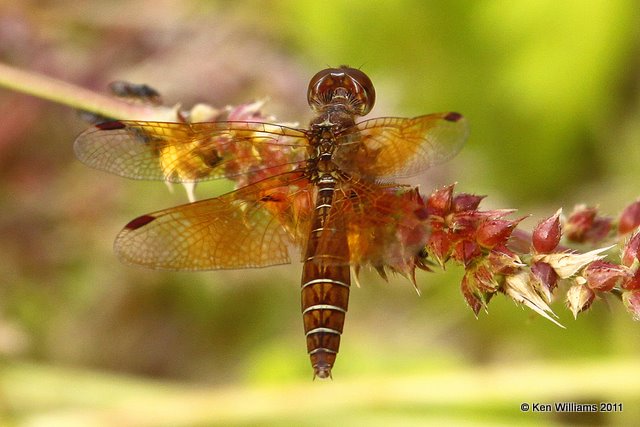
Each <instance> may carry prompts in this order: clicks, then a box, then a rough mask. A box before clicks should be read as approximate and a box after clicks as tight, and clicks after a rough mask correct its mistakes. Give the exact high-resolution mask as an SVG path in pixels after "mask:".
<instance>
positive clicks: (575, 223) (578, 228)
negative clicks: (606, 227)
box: [564, 205, 597, 243]
mask: <svg viewBox="0 0 640 427" xmlns="http://www.w3.org/2000/svg"><path fill="white" fill-rule="evenodd" d="M596 214H597V210H596V208H591V207H587V206H585V205H579V206H576V207H575V208H574V210H573V213H572V214H571V216H569V219H568V220H567V224H566V226H565V229H564V231H565V234H566V236H567V238H568V239H570V240H572V241H574V242H578V243H582V242H584V241H585V240H586V234H587V231H589V230H590V229H591V226H592V225H593V220H594V219H595V217H596Z"/></svg>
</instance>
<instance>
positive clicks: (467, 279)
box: [460, 272, 486, 317]
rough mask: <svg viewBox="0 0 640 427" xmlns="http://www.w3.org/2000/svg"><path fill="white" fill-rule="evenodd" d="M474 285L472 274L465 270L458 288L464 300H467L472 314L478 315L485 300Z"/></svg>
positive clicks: (484, 304)
mask: <svg viewBox="0 0 640 427" xmlns="http://www.w3.org/2000/svg"><path fill="white" fill-rule="evenodd" d="M476 285H477V284H476V282H475V279H474V277H473V274H471V273H470V272H467V274H465V275H464V276H463V277H462V282H461V283H460V290H461V291H462V296H463V297H464V299H465V301H467V304H469V307H471V310H473V314H474V315H475V316H476V317H478V313H479V312H480V310H481V309H482V307H485V306H486V301H485V300H483V295H482V293H481V292H480V291H479V290H478V288H477V286H476Z"/></svg>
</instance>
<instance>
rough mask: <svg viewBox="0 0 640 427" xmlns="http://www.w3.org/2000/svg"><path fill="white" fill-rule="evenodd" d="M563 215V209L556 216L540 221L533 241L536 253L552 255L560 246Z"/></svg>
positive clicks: (534, 232) (534, 231)
mask: <svg viewBox="0 0 640 427" xmlns="http://www.w3.org/2000/svg"><path fill="white" fill-rule="evenodd" d="M561 213H562V209H558V211H557V212H556V213H555V214H554V215H552V216H550V217H549V218H547V219H545V220H542V221H540V223H539V224H538V225H537V226H536V228H535V229H534V230H533V236H532V239H531V240H532V242H533V248H534V249H535V250H536V252H538V253H550V252H552V251H553V250H554V249H555V248H556V247H557V246H558V243H559V242H560V237H561V236H562V227H561V226H560V214H561Z"/></svg>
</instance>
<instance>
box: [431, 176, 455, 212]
mask: <svg viewBox="0 0 640 427" xmlns="http://www.w3.org/2000/svg"><path fill="white" fill-rule="evenodd" d="M453 187H454V185H453V184H452V185H449V186H447V187H444V188H441V189H439V190H436V191H435V192H433V194H431V196H429V198H428V199H427V209H429V213H430V214H431V215H438V216H442V217H444V216H446V215H447V214H448V213H449V212H450V211H451V203H452V200H453Z"/></svg>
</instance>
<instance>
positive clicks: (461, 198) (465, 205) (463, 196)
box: [451, 193, 485, 212]
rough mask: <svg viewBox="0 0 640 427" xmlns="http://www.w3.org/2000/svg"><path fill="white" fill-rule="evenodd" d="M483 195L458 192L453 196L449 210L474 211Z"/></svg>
mask: <svg viewBox="0 0 640 427" xmlns="http://www.w3.org/2000/svg"><path fill="white" fill-rule="evenodd" d="M484 198H485V196H476V195H474V194H467V193H460V194H457V195H456V196H455V197H454V198H453V204H452V206H451V210H452V211H453V212H464V211H475V210H476V209H477V208H478V206H479V205H480V202H481V201H482V199H484Z"/></svg>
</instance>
